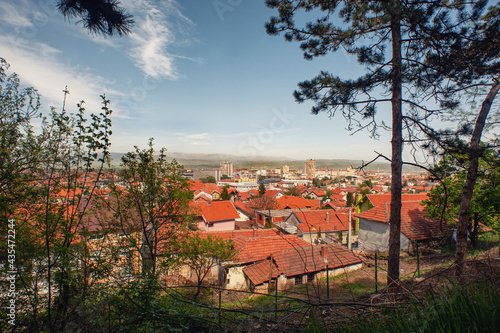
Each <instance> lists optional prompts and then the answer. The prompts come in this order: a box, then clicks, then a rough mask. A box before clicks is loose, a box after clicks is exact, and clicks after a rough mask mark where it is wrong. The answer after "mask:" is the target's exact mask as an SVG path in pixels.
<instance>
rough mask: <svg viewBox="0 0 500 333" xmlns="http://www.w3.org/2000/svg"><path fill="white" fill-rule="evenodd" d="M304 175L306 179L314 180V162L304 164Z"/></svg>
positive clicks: (308, 161) (309, 161)
mask: <svg viewBox="0 0 500 333" xmlns="http://www.w3.org/2000/svg"><path fill="white" fill-rule="evenodd" d="M304 173H305V174H306V178H307V179H312V178H314V176H315V174H316V160H312V159H311V160H307V161H305V162H304Z"/></svg>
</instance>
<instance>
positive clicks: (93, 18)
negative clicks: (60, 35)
mask: <svg viewBox="0 0 500 333" xmlns="http://www.w3.org/2000/svg"><path fill="white" fill-rule="evenodd" d="M57 8H58V9H59V11H60V12H61V13H62V14H63V15H64V17H66V18H68V19H71V18H77V19H80V20H79V21H77V23H81V24H82V25H83V27H84V28H85V29H87V30H88V31H89V32H90V33H92V34H102V35H105V36H107V35H108V36H113V35H114V34H118V35H120V36H122V35H128V34H130V32H131V31H130V29H131V28H132V26H133V25H134V19H133V16H132V15H131V14H129V13H127V12H126V11H125V9H124V8H122V7H120V1H118V0H59V1H58V3H57Z"/></svg>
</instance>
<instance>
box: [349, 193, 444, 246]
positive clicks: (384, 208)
mask: <svg viewBox="0 0 500 333" xmlns="http://www.w3.org/2000/svg"><path fill="white" fill-rule="evenodd" d="M356 216H357V217H359V218H364V219H367V220H372V221H376V222H382V223H389V220H390V216H391V207H390V203H388V202H386V203H384V204H382V205H380V206H378V207H374V208H372V209H369V210H367V211H366V212H363V213H361V214H357V215H356ZM450 231H451V229H450V227H449V226H448V225H446V224H444V223H443V224H440V222H439V221H437V220H433V219H429V218H427V217H425V211H424V207H423V206H421V205H420V202H418V201H417V202H403V203H402V207H401V232H402V233H403V234H404V235H405V236H406V237H408V238H409V239H410V240H412V241H416V240H424V239H431V238H439V237H443V236H444V235H446V234H448V233H449V232H450Z"/></svg>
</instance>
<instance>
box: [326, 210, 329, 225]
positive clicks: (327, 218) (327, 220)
mask: <svg viewBox="0 0 500 333" xmlns="http://www.w3.org/2000/svg"><path fill="white" fill-rule="evenodd" d="M326 223H330V213H328V212H326Z"/></svg>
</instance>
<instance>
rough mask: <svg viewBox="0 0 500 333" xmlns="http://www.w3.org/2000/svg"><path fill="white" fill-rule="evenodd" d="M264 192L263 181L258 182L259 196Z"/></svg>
mask: <svg viewBox="0 0 500 333" xmlns="http://www.w3.org/2000/svg"><path fill="white" fill-rule="evenodd" d="M265 193H266V186H265V185H264V183H260V185H259V197H261V196H263V195H264V194H265Z"/></svg>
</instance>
